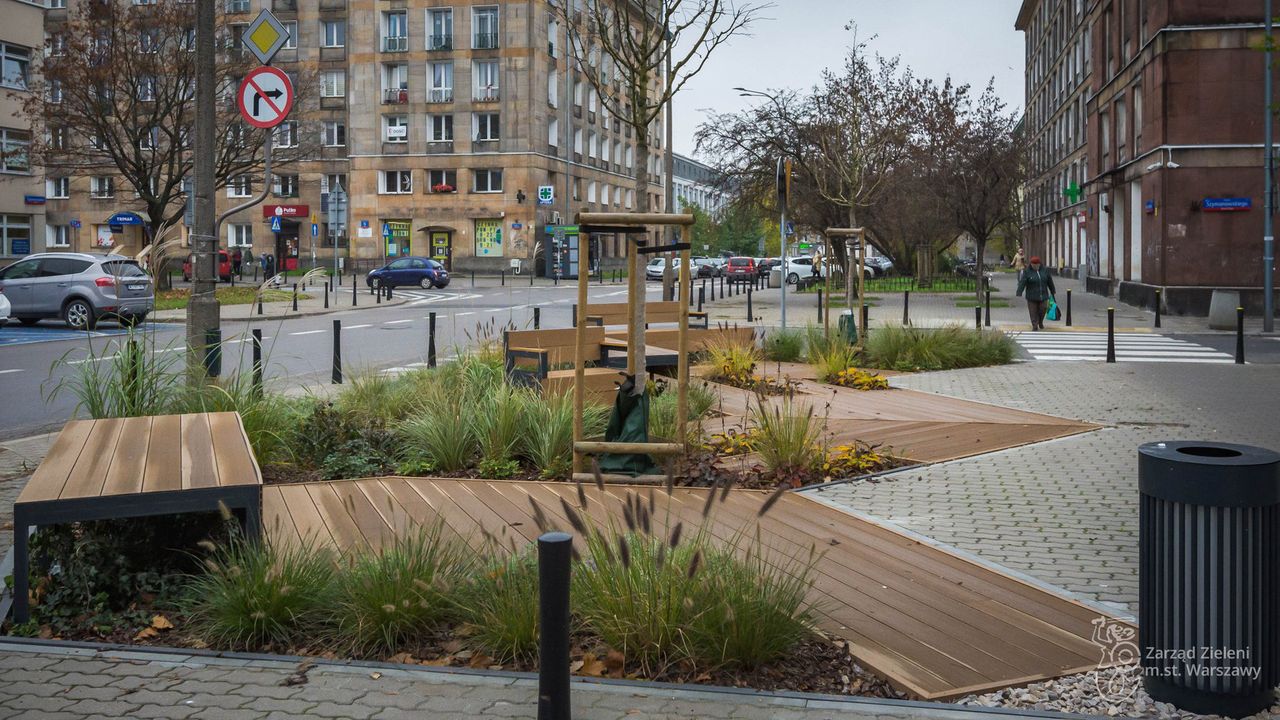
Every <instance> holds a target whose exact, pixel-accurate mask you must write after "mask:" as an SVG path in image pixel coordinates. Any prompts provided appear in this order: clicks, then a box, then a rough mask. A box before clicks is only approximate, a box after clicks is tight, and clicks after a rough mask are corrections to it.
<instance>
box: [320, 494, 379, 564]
mask: <svg viewBox="0 0 1280 720" xmlns="http://www.w3.org/2000/svg"><path fill="white" fill-rule="evenodd" d="M306 487H307V492H308V493H309V494H310V495H311V500H312V502H313V503H315V508H316V511H317V512H319V513H320V517H321V518H322V522H323V523H324V524H325V525H328V526H329V532H331V533H333V539H334V542H335V543H337V545H338V551H339V552H341V553H343V554H346V553H349V552H354V551H363V550H367V549H368V546H367V545H366V544H365V540H364V535H363V534H361V532H360V528H358V527H356V522H355V520H354V519H353V518H352V517H351V515H350V514H349V513H348V512H347V508H346V506H344V505H343V504H342V498H340V497H339V496H338V492H337V490H336V488H335V487H334V484H333V483H319V484H314V485H307V486H306Z"/></svg>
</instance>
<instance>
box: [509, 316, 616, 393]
mask: <svg viewBox="0 0 1280 720" xmlns="http://www.w3.org/2000/svg"><path fill="white" fill-rule="evenodd" d="M585 331H586V332H585V334H584V336H583V343H584V346H585V348H584V349H585V351H586V353H585V355H584V358H585V359H586V362H587V364H588V365H603V364H604V363H605V361H606V360H607V359H608V353H609V349H608V348H605V347H603V346H602V344H601V343H603V342H604V340H605V332H604V328H602V327H588V328H585ZM577 332H578V331H577V330H576V329H575V328H568V329H556V330H508V331H506V332H504V333H503V334H502V346H503V357H504V358H505V360H504V362H505V366H506V371H507V377H508V378H510V379H512V380H514V381H516V382H519V383H522V384H525V385H535V384H540V383H541V381H542V380H543V379H545V378H546V377H547V374H548V373H550V372H551V371H552V368H553V367H556V366H563V365H572V364H573V363H574V361H575V359H576V356H575V353H574V343H575V342H577Z"/></svg>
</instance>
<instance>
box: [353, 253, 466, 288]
mask: <svg viewBox="0 0 1280 720" xmlns="http://www.w3.org/2000/svg"><path fill="white" fill-rule="evenodd" d="M365 282H366V283H368V285H369V287H371V288H376V287H400V286H402V285H417V286H418V287H420V288H423V289H424V290H425V289H429V288H433V287H435V288H443V287H447V286H448V285H449V271H448V270H445V269H444V266H443V265H441V264H440V263H438V262H436V261H435V260H432V259H431V258H423V257H405V258H400V259H399V260H396V261H394V262H391V263H388V264H387V265H384V266H382V267H380V268H378V269H377V270H374V271H372V272H370V273H369V274H368V275H367V276H366V277H365Z"/></svg>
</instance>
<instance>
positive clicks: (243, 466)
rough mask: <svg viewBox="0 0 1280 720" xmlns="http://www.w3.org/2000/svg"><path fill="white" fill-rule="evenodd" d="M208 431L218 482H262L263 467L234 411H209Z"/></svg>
mask: <svg viewBox="0 0 1280 720" xmlns="http://www.w3.org/2000/svg"><path fill="white" fill-rule="evenodd" d="M209 431H210V434H211V436H212V438H213V450H214V457H215V458H216V459H217V461H218V484H219V485H222V486H224V487H225V486H228V485H261V484H262V470H261V469H260V468H259V467H258V461H257V459H256V458H255V457H254V454H253V448H252V447H250V445H249V438H248V437H247V436H245V434H244V426H243V425H242V424H241V423H240V417H239V416H238V415H236V414H235V413H233V412H225V413H210V414H209Z"/></svg>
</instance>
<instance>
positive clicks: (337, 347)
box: [333, 320, 342, 385]
mask: <svg viewBox="0 0 1280 720" xmlns="http://www.w3.org/2000/svg"><path fill="white" fill-rule="evenodd" d="M333 384H334V385H341V384H342V321H341V320H334V321H333Z"/></svg>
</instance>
